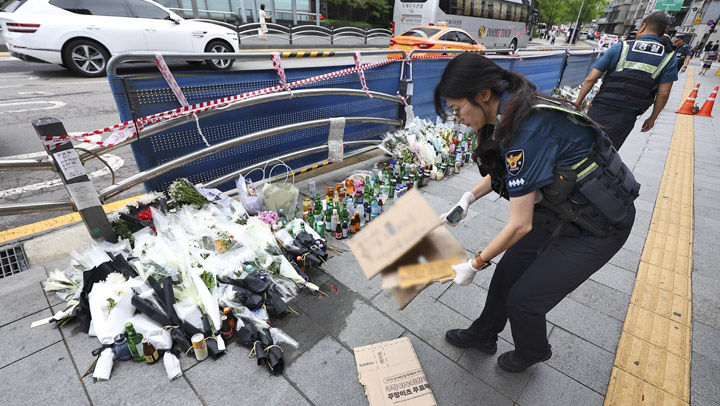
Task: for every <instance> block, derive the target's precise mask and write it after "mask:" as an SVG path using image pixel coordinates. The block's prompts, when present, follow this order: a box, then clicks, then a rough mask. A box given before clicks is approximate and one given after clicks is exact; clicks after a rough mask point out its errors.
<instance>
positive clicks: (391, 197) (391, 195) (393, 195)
mask: <svg viewBox="0 0 720 406" xmlns="http://www.w3.org/2000/svg"><path fill="white" fill-rule="evenodd" d="M388 199H389V200H392V201H395V187H394V186H391V187H390V193H389V194H388Z"/></svg>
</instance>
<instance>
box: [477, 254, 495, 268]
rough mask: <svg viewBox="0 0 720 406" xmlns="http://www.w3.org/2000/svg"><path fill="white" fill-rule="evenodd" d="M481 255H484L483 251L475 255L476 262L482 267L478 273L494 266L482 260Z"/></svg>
mask: <svg viewBox="0 0 720 406" xmlns="http://www.w3.org/2000/svg"><path fill="white" fill-rule="evenodd" d="M481 254H482V251H480V252H478V253H477V254H475V261H476V262H477V263H478V264H480V266H479V267H478V268H477V270H478V271H480V270H483V269H485V268H487V267H489V266H490V265H492V262H490V261H488V262H485V261H484V260H483V259H482V257H481V256H480V255H481Z"/></svg>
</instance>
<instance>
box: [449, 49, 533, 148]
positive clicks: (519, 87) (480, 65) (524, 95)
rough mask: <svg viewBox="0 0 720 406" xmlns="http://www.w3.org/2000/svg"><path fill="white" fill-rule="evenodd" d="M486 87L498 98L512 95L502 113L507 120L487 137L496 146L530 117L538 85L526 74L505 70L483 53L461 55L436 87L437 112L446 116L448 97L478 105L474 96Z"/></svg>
mask: <svg viewBox="0 0 720 406" xmlns="http://www.w3.org/2000/svg"><path fill="white" fill-rule="evenodd" d="M486 89H489V90H490V91H491V92H492V94H493V96H497V97H500V96H501V95H502V94H503V93H504V92H510V94H511V96H510V98H509V99H508V100H507V101H506V102H505V103H504V105H503V108H502V114H503V116H504V117H507V118H508V119H507V120H501V121H500V122H499V123H497V127H496V128H495V136H494V137H493V139H492V140H485V141H489V142H490V143H491V144H494V145H488V147H495V146H497V144H498V143H499V142H502V141H506V140H508V139H510V137H511V136H512V134H513V133H514V131H515V129H516V128H517V127H518V126H519V125H520V124H522V123H523V122H524V121H525V120H526V119H527V118H528V116H530V113H531V112H532V106H533V105H534V104H535V98H536V97H537V96H539V94H538V93H537V87H536V86H535V85H534V84H532V83H531V82H530V81H529V80H527V79H526V78H525V76H523V75H520V74H518V73H515V72H512V71H508V70H505V69H503V68H501V67H500V66H498V65H497V64H495V62H493V61H491V60H490V59H488V58H487V57H485V56H482V55H480V54H476V53H464V54H460V55H458V56H457V57H455V58H453V59H452V60H451V61H450V63H448V65H447V67H446V68H445V71H444V72H443V74H442V77H441V78H440V82H439V83H438V84H437V86H436V87H435V111H436V112H437V114H438V115H439V116H440V117H441V118H443V119H445V118H447V114H446V113H445V99H447V98H451V99H467V100H468V102H470V103H472V104H474V105H476V106H479V105H478V104H477V103H476V102H475V95H476V94H477V93H478V92H480V91H481V90H486ZM493 141H494V142H493Z"/></svg>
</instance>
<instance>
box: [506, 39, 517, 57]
mask: <svg viewBox="0 0 720 406" xmlns="http://www.w3.org/2000/svg"><path fill="white" fill-rule="evenodd" d="M515 51H517V40H516V39H515V38H513V40H512V42H510V52H508V55H512V54H514V53H515Z"/></svg>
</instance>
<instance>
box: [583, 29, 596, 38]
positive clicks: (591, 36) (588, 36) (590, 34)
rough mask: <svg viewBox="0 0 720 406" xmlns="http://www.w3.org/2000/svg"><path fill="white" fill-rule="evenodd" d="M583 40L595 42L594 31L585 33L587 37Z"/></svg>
mask: <svg viewBox="0 0 720 406" xmlns="http://www.w3.org/2000/svg"><path fill="white" fill-rule="evenodd" d="M585 39H587V40H595V32H594V31H589V32H588V33H587V37H586V38H585Z"/></svg>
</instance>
